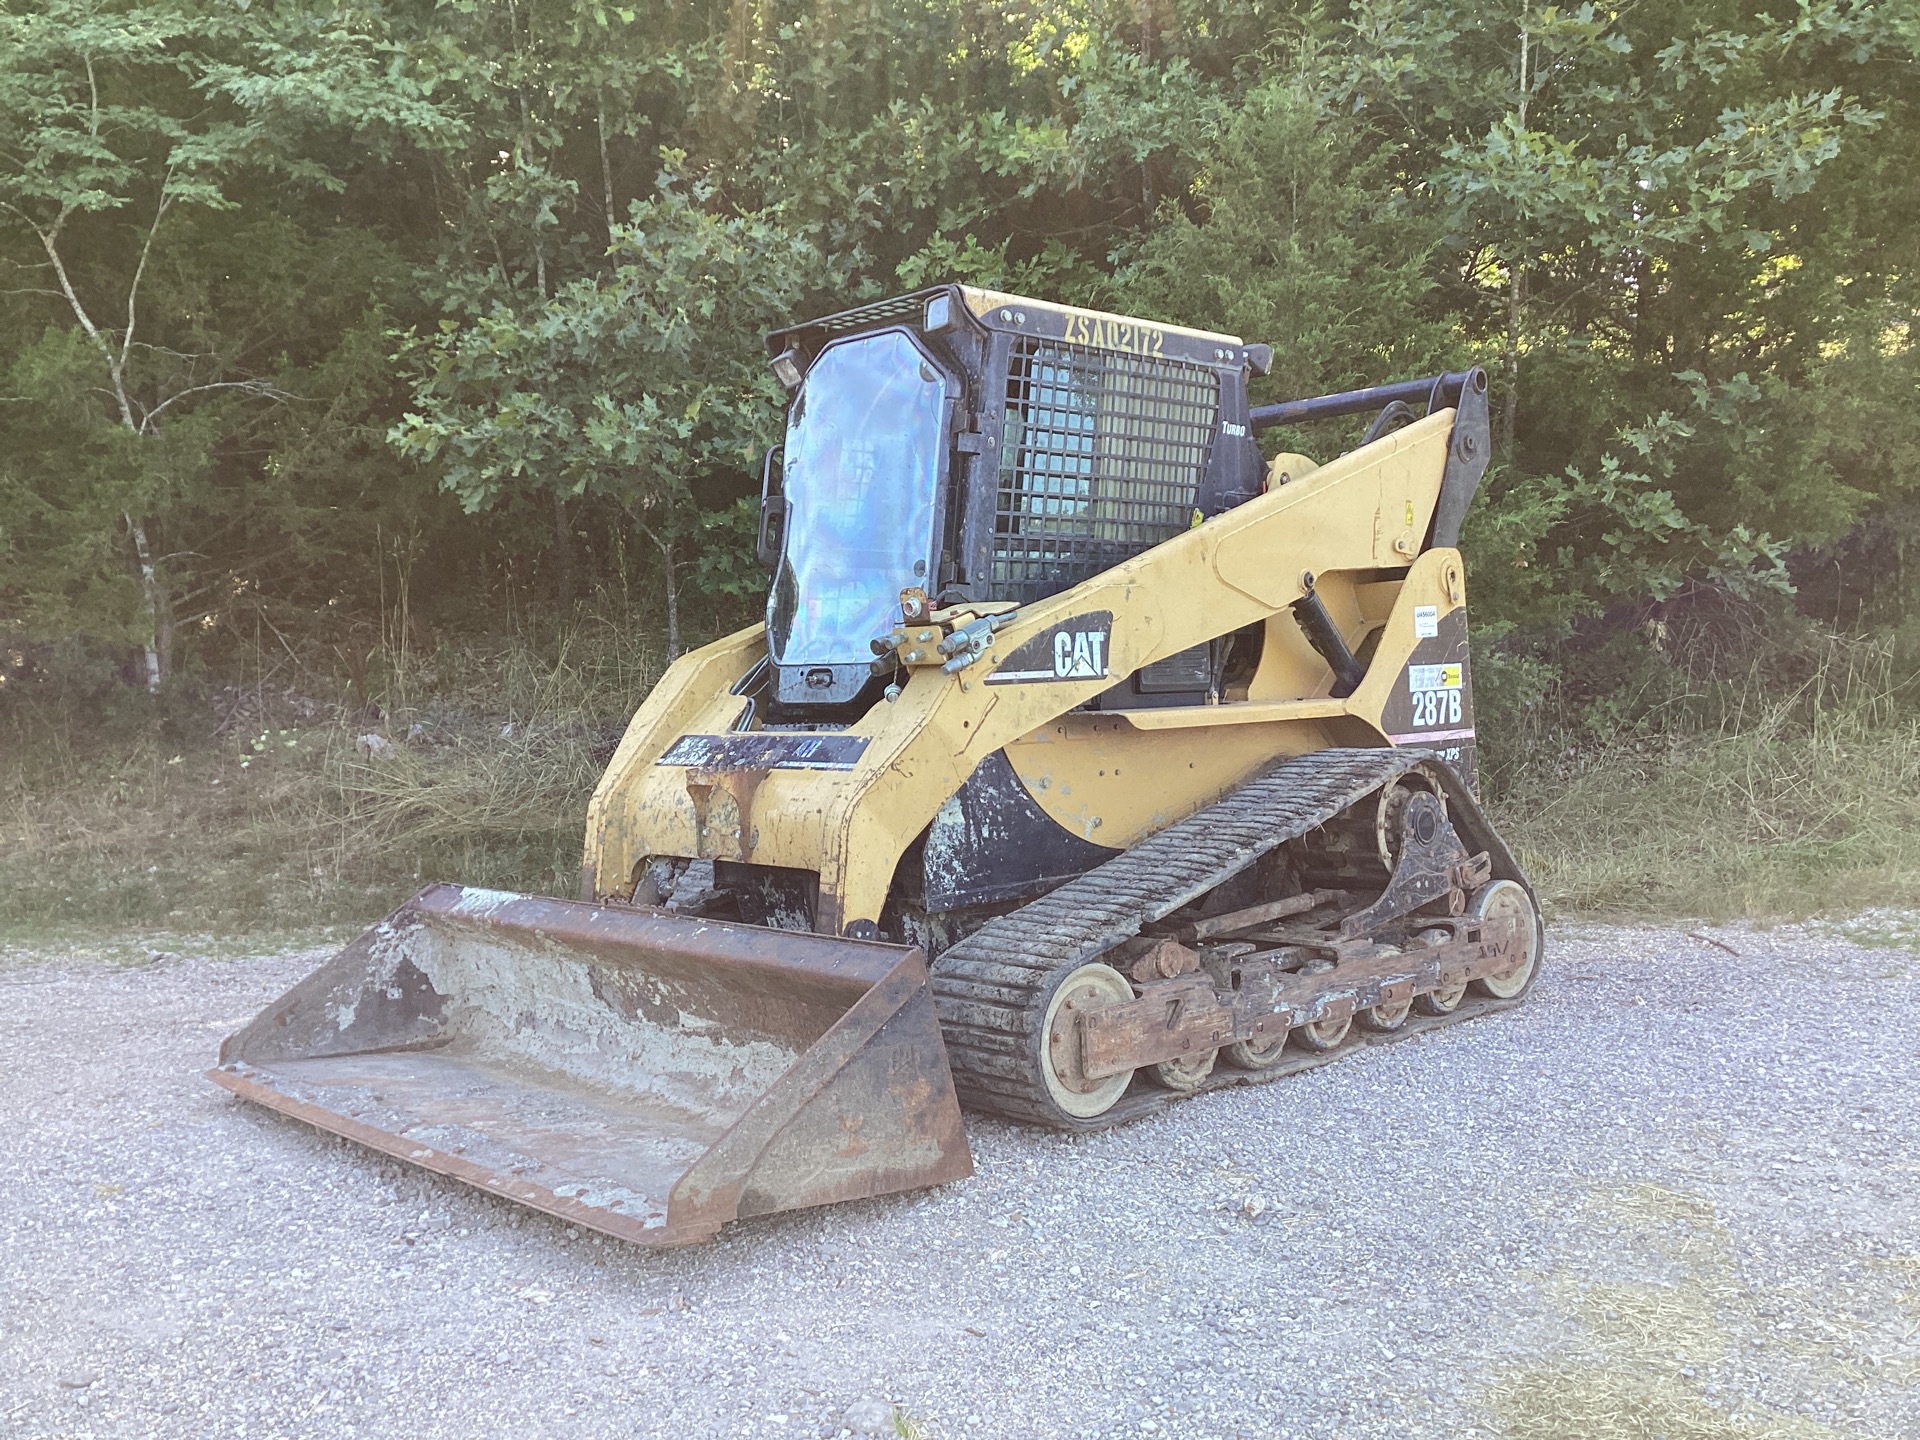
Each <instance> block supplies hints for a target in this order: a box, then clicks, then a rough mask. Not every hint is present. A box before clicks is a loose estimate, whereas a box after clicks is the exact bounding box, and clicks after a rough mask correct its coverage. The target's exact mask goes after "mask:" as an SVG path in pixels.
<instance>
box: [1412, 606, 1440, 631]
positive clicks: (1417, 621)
mask: <svg viewBox="0 0 1920 1440" xmlns="http://www.w3.org/2000/svg"><path fill="white" fill-rule="evenodd" d="M1439 633H1440V607H1439V606H1438V605H1416V606H1414V607H1413V638H1414V639H1416V640H1431V639H1433V637H1434V636H1436V635H1438V634H1439Z"/></svg>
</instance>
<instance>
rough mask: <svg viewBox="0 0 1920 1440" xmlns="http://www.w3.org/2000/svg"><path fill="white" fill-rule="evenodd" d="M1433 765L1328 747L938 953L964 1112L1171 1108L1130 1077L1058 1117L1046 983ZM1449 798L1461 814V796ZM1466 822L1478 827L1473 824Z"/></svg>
mask: <svg viewBox="0 0 1920 1440" xmlns="http://www.w3.org/2000/svg"><path fill="white" fill-rule="evenodd" d="M1435 758H1436V757H1435V756H1433V755H1432V754H1431V753H1430V752H1427V751H1424V750H1389V749H1365V750H1361V749H1328V750H1319V751H1316V752H1314V753H1313V754H1311V755H1304V756H1301V757H1299V758H1297V759H1293V760H1288V761H1285V762H1283V763H1282V764H1280V765H1277V766H1275V767H1274V768H1273V769H1271V770H1269V771H1267V772H1266V773H1265V774H1263V775H1261V776H1259V777H1258V778H1256V779H1254V780H1251V781H1249V782H1248V783H1247V784H1245V785H1243V786H1242V787H1241V788H1240V789H1238V790H1236V791H1234V792H1233V794H1231V795H1229V796H1228V797H1227V798H1226V799H1224V800H1221V801H1219V802H1218V803H1216V804H1213V805H1209V806H1207V807H1206V808H1205V809H1202V810H1199V811H1196V812H1195V813H1194V814H1192V815H1189V816H1188V817H1187V818H1186V819H1184V820H1180V821H1177V822H1175V823H1174V824H1172V825H1169V826H1168V827H1167V828H1166V829H1164V830H1161V831H1159V832H1158V833H1157V834H1154V835H1151V836H1149V837H1148V838H1147V839H1145V840H1142V841H1141V842H1140V843H1139V844H1137V845H1135V846H1134V847H1133V848H1132V849H1131V850H1128V851H1127V852H1126V853H1125V854H1123V855H1119V856H1116V857H1115V858H1114V859H1112V860H1109V861H1107V862H1106V863H1105V864H1104V865H1101V866H1099V867H1097V868H1096V869H1093V870H1089V871H1088V872H1087V873H1086V874H1085V875H1082V876H1079V877H1078V878H1077V879H1074V880H1070V881H1068V882H1067V883H1066V884H1064V885H1062V886H1060V887H1059V888H1058V889H1056V890H1053V891H1051V892H1049V893H1048V894H1046V895H1043V896H1041V897H1040V898H1039V899H1038V900H1035V901H1033V902H1032V903H1031V904H1028V905H1025V906H1022V907H1021V908H1020V909H1019V910H1016V911H1013V912H1012V913H1011V914H1008V915H1002V916H999V917H997V918H995V919H993V920H990V921H988V922H987V923H986V924H985V925H983V926H982V927H981V928H980V929H979V930H976V931H975V932H974V933H973V934H971V935H969V936H968V937H967V938H966V939H964V940H961V941H960V942H959V943H957V944H955V945H954V946H952V947H951V948H949V949H948V950H946V951H944V952H943V953H942V954H941V955H940V956H939V957H938V958H937V959H936V960H935V961H934V962H933V967H932V969H933V975H932V980H933V995H934V1004H935V1006H936V1008H937V1009H938V1011H939V1014H940V1022H941V1031H942V1034H943V1038H944V1039H945V1041H946V1046H947V1059H948V1062H949V1064H950V1065H951V1067H952V1070H953V1078H954V1084H955V1086H956V1088H957V1089H958V1090H959V1094H960V1100H961V1103H962V1104H964V1105H966V1106H967V1107H968V1108H969V1109H973V1110H985V1111H988V1112H990V1113H993V1114H997V1115H1004V1116H1006V1117H1007V1118H1009V1119H1013V1120H1021V1121H1026V1122H1028V1123H1030V1124H1039V1125H1047V1126H1052V1127H1054V1128H1057V1129H1073V1130H1084V1129H1099V1128H1103V1127H1105V1126H1108V1125H1113V1124H1116V1123H1119V1122H1122V1121H1125V1120H1131V1119H1134V1118H1137V1117H1138V1116H1139V1115H1141V1114H1144V1113H1146V1112H1147V1111H1149V1110H1154V1109H1158V1108H1160V1106H1161V1105H1163V1104H1165V1103H1166V1102H1167V1101H1168V1100H1171V1099H1174V1098H1176V1097H1175V1096H1173V1095H1172V1093H1171V1092H1168V1091H1165V1090H1161V1089H1159V1088H1158V1087H1152V1088H1151V1089H1148V1088H1147V1087H1148V1082H1147V1081H1145V1080H1144V1079H1136V1081H1135V1082H1134V1085H1133V1087H1132V1089H1131V1090H1130V1091H1129V1092H1128V1094H1127V1095H1126V1096H1125V1097H1123V1098H1122V1099H1121V1101H1120V1103H1119V1104H1118V1105H1116V1106H1115V1107H1114V1108H1113V1109H1112V1110H1109V1111H1108V1112H1107V1113H1106V1114H1104V1115H1101V1116H1098V1117H1097V1118H1095V1119H1093V1120H1074V1119H1069V1118H1063V1117H1062V1116H1061V1115H1060V1114H1059V1113H1058V1111H1057V1110H1055V1108H1054V1107H1053V1105H1052V1104H1051V1102H1050V1101H1049V1100H1048V1098H1047V1096H1046V1093H1045V1082H1043V1081H1042V1080H1041V1078H1040V1073H1039V1053H1040V1052H1039V1044H1040V1042H1039V1036H1038V1033H1037V1032H1038V1029H1039V1025H1040V1021H1041V1019H1042V1016H1043V1014H1044V1010H1045V999H1046V996H1047V994H1048V993H1049V992H1050V989H1051V982H1052V980H1053V978H1054V977H1056V976H1057V975H1059V974H1060V973H1061V972H1062V971H1063V970H1065V969H1068V968H1071V967H1073V966H1075V965H1078V964H1080V963H1082V962H1083V961H1086V960H1090V959H1092V958H1093V957H1095V956H1097V955H1099V954H1101V953H1102V952H1103V951H1106V950H1108V949H1110V948H1111V947H1113V946H1114V945H1117V944H1119V943H1120V942H1121V941H1123V940H1126V939H1128V938H1130V937H1131V936H1134V935H1137V934H1139V933H1140V931H1141V930H1142V929H1143V928H1144V927H1145V926H1147V925H1149V924H1151V923H1152V922H1153V921H1155V920H1158V919H1160V918H1162V917H1163V916H1166V915H1169V914H1171V913H1172V912H1173V911H1175V910H1178V909H1179V908H1180V907H1181V906H1182V905H1186V904H1188V903H1190V902H1191V901H1194V900H1197V899H1198V898H1199V897H1200V896H1202V895H1204V894H1206V892H1207V891H1209V890H1211V889H1213V887H1214V886H1216V885H1219V884H1222V883H1223V882H1225V881H1227V880H1230V879H1232V878H1233V877H1234V876H1235V875H1237V874H1239V873H1240V872H1241V871H1242V870H1245V869H1246V868H1247V867H1248V866H1249V865H1251V864H1253V863H1254V862H1255V861H1256V860H1258V859H1259V858H1260V857H1261V856H1262V855H1265V854H1267V853H1268V852H1269V851H1271V850H1273V849H1275V848H1276V847H1278V846H1280V845H1283V844H1285V843H1286V842H1287V841H1288V840H1291V839H1295V838H1297V837H1299V836H1302V835H1305V834H1306V833H1307V832H1308V831H1310V830H1313V829H1315V828H1316V827H1318V826H1320V825H1322V824H1324V823H1325V822H1326V821H1328V820H1331V819H1332V818H1333V817H1334V816H1336V815H1338V814H1339V813H1340V812H1341V811H1342V810H1344V809H1346V808H1347V807H1348V806H1349V805H1352V804H1353V803H1354V802H1355V801H1357V800H1360V799H1361V798H1363V797H1364V796H1366V795H1368V794H1370V793H1372V792H1373V791H1375V790H1378V789H1379V788H1380V787H1381V786H1383V785H1387V784H1390V783H1391V782H1392V781H1394V780H1395V779H1397V778H1399V777H1400V776H1401V775H1404V774H1405V773H1406V772H1407V771H1409V770H1411V769H1412V768H1414V766H1415V765H1417V764H1419V763H1420V762H1421V761H1431V760H1433V759H1435ZM1451 798H1454V799H1455V801H1456V804H1457V803H1458V798H1459V797H1451ZM1467 803H1468V804H1471V801H1470V800H1469V801H1468V802H1467ZM1474 818H1475V819H1476V820H1481V823H1482V824H1484V820H1483V819H1482V817H1480V816H1477V815H1476V816H1475V817H1474ZM1474 828H1476V829H1477V828H1479V827H1478V826H1475V827H1474ZM1501 849H1502V853H1503V854H1504V847H1501ZM1511 1003H1515V1002H1504V1003H1503V1002H1481V1003H1469V1004H1467V1005H1463V1006H1461V1008H1460V1009H1459V1010H1457V1011H1455V1012H1454V1014H1453V1015H1449V1016H1445V1017H1431V1018H1428V1019H1427V1020H1426V1022H1425V1023H1414V1024H1410V1025H1409V1026H1408V1027H1407V1030H1406V1031H1402V1032H1395V1034H1394V1037H1393V1038H1398V1037H1399V1036H1400V1035H1401V1034H1406V1033H1419V1032H1421V1031H1424V1030H1428V1029H1432V1028H1434V1027H1435V1026H1436V1025H1438V1024H1444V1023H1449V1022H1451V1021H1453V1020H1455V1019H1465V1018H1467V1017H1468V1016H1470V1015H1473V1014H1480V1013H1484V1012H1485V1011H1487V1010H1490V1009H1505V1008H1506V1007H1507V1004H1511ZM1379 1038H1382V1039H1385V1038H1389V1037H1379ZM1345 1048H1346V1047H1344V1046H1343V1047H1341V1049H1342V1050H1344V1049H1345ZM1339 1053H1341V1051H1336V1052H1334V1055H1338V1054H1339ZM1293 1058H1294V1057H1293V1056H1292V1055H1289V1057H1288V1061H1292V1060H1293ZM1329 1058H1333V1057H1332V1056H1321V1055H1312V1056H1309V1055H1308V1054H1307V1053H1305V1052H1302V1053H1301V1054H1300V1055H1299V1057H1298V1059H1299V1063H1288V1062H1283V1063H1282V1064H1280V1065H1278V1066H1275V1067H1274V1068H1273V1069H1270V1070H1263V1071H1259V1072H1248V1071H1237V1072H1234V1071H1229V1072H1225V1073H1221V1072H1219V1071H1216V1078H1215V1079H1214V1080H1213V1082H1212V1084H1210V1085H1209V1086H1207V1087H1206V1088H1209V1089H1211V1088H1215V1087H1217V1086H1219V1085H1225V1084H1233V1083H1243V1082H1246V1081H1252V1080H1266V1079H1272V1078H1274V1077H1275V1076H1277V1075H1280V1074H1287V1073H1291V1072H1293V1071H1296V1070H1301V1069H1305V1068H1308V1066H1310V1065H1312V1064H1317V1063H1324V1062H1325V1061H1326V1060H1327V1059H1329Z"/></svg>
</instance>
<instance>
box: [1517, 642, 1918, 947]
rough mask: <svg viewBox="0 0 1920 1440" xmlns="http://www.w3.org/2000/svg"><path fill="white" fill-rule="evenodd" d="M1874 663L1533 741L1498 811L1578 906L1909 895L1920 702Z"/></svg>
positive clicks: (1699, 908) (1774, 903)
mask: <svg viewBox="0 0 1920 1440" xmlns="http://www.w3.org/2000/svg"><path fill="white" fill-rule="evenodd" d="M1905 688H1906V687H1895V686H1891V685H1889V684H1887V683H1885V676H1884V672H1883V671H1881V670H1878V669H1877V668H1876V667H1873V666H1866V667H1863V668H1857V669H1856V668H1849V669H1844V670H1843V673H1842V674H1841V675H1840V676H1839V677H1838V679H1837V680H1836V679H1835V677H1834V676H1832V675H1829V674H1824V673H1823V674H1822V675H1821V676H1819V677H1817V679H1816V680H1815V681H1813V682H1809V683H1808V684H1807V685H1806V686H1804V687H1802V688H1801V690H1800V691H1798V692H1797V693H1795V694H1793V695H1790V696H1787V697H1784V698H1774V699H1769V698H1766V697H1765V696H1764V694H1762V693H1759V692H1758V691H1757V690H1750V691H1749V692H1748V693H1747V694H1746V695H1744V696H1741V697H1739V699H1740V700H1741V701H1742V702H1743V703H1736V704H1732V705H1724V706H1722V707H1721V713H1720V716H1719V719H1718V721H1717V723H1715V724H1713V725H1711V726H1702V727H1696V726H1695V725H1693V724H1690V723H1680V722H1675V721H1673V720H1672V718H1671V717H1669V718H1668V722H1667V723H1665V724H1661V723H1660V721H1659V719H1658V718H1657V717H1656V720H1655V722H1654V723H1653V724H1650V725H1646V726H1642V727H1640V729H1639V731H1638V733H1636V734H1634V735H1632V736H1630V737H1627V738H1625V739H1623V740H1621V741H1619V742H1617V743H1614V744H1610V745H1605V746H1600V747H1588V748H1586V749H1578V748H1572V749H1568V748H1565V747H1560V746H1556V745H1554V744H1552V743H1551V742H1550V741H1546V740H1544V739H1543V740H1542V742H1541V743H1539V744H1538V746H1537V751H1536V753H1544V754H1552V755H1556V756H1557V757H1558V758H1559V759H1560V762H1561V763H1559V764H1557V765H1556V764H1548V763H1541V762H1539V761H1537V760H1536V761H1534V762H1533V763H1528V764H1523V765H1522V766H1520V767H1519V770H1518V773H1517V774H1515V775H1512V776H1510V777H1507V778H1506V781H1505V783H1504V784H1503V786H1502V787H1501V790H1500V793H1499V794H1498V795H1497V797H1496V798H1495V800H1494V802H1493V808H1494V810H1495V814H1496V819H1497V820H1498V822H1499V823H1500V825H1501V828H1502V831H1503V833H1505V834H1506V835H1507V837H1508V839H1509V841H1510V842H1511V843H1512V844H1513V846H1514V848H1515V850H1516V852H1517V853H1518V854H1519V856H1520V858H1521V860H1522V862H1523V863H1524V864H1526V865H1527V867H1528V869H1529V871H1530V872H1531V873H1532V875H1533V878H1534V881H1535V884H1536V885H1537V886H1538V887H1539V890H1540V894H1541V897H1542V899H1543V901H1544V902H1545V903H1546V904H1547V905H1548V906H1549V907H1550V908H1551V909H1552V910H1555V911H1557V912H1560V913H1563V914H1565V913H1576V914H1583V915H1590V916H1609V915H1617V916H1629V917H1645V916H1701V917H1706V918H1711V919H1730V918H1735V917H1754V918H1768V919H1797V918H1802V917H1805V916H1809V915H1815V914H1821V913H1850V912H1853V911H1857V910H1861V909H1865V908H1867V907H1871V906H1890V907H1910V906H1913V905H1915V904H1916V903H1920V824H1916V823H1915V819H1914V817H1915V815H1916V814H1920V718H1916V717H1915V715H1914V713H1913V707H1912V697H1911V695H1909V694H1905V693H1903V690H1904V689H1905Z"/></svg>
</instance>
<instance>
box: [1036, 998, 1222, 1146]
mask: <svg viewBox="0 0 1920 1440" xmlns="http://www.w3.org/2000/svg"><path fill="white" fill-rule="evenodd" d="M1131 999H1133V986H1132V985H1130V984H1128V983H1127V977H1126V976H1124V975H1122V974H1121V973H1120V972H1119V971H1118V970H1116V969H1114V968H1113V967H1112V966H1111V965H1103V964H1101V963H1100V962H1099V961H1098V960H1093V961H1089V962H1088V963H1087V964H1085V965H1082V966H1080V967H1079V968H1078V969H1075V970H1072V971H1070V972H1068V974H1067V975H1066V976H1064V977H1063V978H1062V979H1061V981H1060V983H1059V984H1058V985H1057V986H1055V987H1054V991H1053V995H1052V997H1051V998H1050V999H1049V1000H1048V1001H1047V1010H1046V1016H1045V1018H1044V1019H1043V1020H1042V1022H1041V1026H1040V1078H1041V1079H1042V1080H1043V1081H1044V1082H1045V1083H1046V1087H1047V1098H1048V1099H1050V1100H1052V1101H1053V1103H1054V1104H1055V1105H1056V1106H1057V1107H1059V1109H1060V1112H1061V1113H1062V1114H1063V1115H1066V1116H1068V1117H1069V1118H1071V1119H1074V1120H1092V1119H1094V1118H1095V1117H1096V1116H1100V1115H1104V1114H1105V1113H1106V1112H1107V1111H1109V1110H1111V1109H1112V1108H1113V1107H1114V1105H1115V1104H1116V1103H1118V1101H1119V1099H1120V1097H1121V1096H1122V1095H1124V1094H1126V1092H1127V1085H1128V1083H1129V1082H1130V1081H1131V1080H1132V1079H1133V1072H1132V1071H1131V1070H1123V1071H1121V1072H1120V1073H1119V1074H1118V1075H1103V1076H1101V1077H1100V1078H1098V1079H1089V1078H1088V1077H1087V1074H1086V1070H1085V1068H1084V1056H1083V1052H1082V1049H1081V1044H1080V1020H1081V1018H1082V1017H1083V1016H1086V1015H1089V1014H1091V1013H1092V1012H1093V1011H1095V1010H1099V1009H1104V1008H1105V1007H1106V1006H1108V1005H1124V1004H1125V1003H1126V1002H1127V1001H1129V1000H1131ZM1155 1068H1158V1067H1155ZM1208 1068H1209V1069H1211V1068H1212V1062H1211V1061H1209V1062H1208ZM1202 1078H1205V1077H1204V1076H1203V1077H1202Z"/></svg>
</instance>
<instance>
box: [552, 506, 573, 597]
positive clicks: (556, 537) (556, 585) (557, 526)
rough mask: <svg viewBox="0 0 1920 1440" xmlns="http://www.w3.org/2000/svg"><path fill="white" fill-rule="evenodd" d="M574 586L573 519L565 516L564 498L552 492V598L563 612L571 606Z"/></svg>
mask: <svg viewBox="0 0 1920 1440" xmlns="http://www.w3.org/2000/svg"><path fill="white" fill-rule="evenodd" d="M576 593H577V591H576V589H575V584H574V565H573V519H572V517H571V516H569V515H568V514H567V501H566V497H565V496H563V495H561V493H560V492H559V491H558V490H556V491H554V492H553V598H554V603H555V604H557V605H559V607H560V608H561V609H562V610H564V609H566V608H567V607H568V606H569V605H571V604H573V597H574V595H575V594H576Z"/></svg>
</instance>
